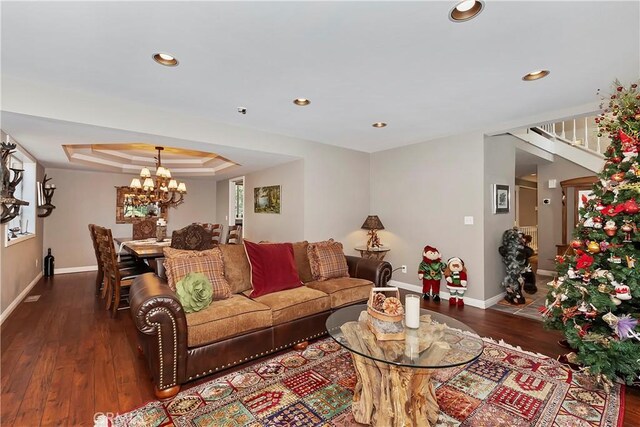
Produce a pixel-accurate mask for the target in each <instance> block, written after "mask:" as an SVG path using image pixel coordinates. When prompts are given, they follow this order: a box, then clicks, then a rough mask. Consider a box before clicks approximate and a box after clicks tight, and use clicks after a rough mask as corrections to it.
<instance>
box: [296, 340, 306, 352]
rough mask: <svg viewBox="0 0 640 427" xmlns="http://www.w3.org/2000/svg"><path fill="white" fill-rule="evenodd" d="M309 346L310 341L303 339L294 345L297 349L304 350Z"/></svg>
mask: <svg viewBox="0 0 640 427" xmlns="http://www.w3.org/2000/svg"><path fill="white" fill-rule="evenodd" d="M308 346H309V341H302V342H299V343H298V344H296V345H294V346H293V349H294V350H296V351H302V350H304V349H306V348H307V347H308Z"/></svg>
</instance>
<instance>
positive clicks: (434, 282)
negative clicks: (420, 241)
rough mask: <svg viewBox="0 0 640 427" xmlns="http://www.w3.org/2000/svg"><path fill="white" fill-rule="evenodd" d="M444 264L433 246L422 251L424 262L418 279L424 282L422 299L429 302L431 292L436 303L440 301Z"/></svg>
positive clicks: (419, 270)
mask: <svg viewBox="0 0 640 427" xmlns="http://www.w3.org/2000/svg"><path fill="white" fill-rule="evenodd" d="M442 270H444V263H443V262H442V256H441V255H440V252H439V251H438V250H437V249H436V248H434V247H431V246H425V247H424V251H422V262H421V263H420V266H419V267H418V278H419V279H420V280H422V298H424V299H426V300H428V299H429V292H431V296H432V297H433V301H434V302H439V301H440V295H439V294H440V279H442Z"/></svg>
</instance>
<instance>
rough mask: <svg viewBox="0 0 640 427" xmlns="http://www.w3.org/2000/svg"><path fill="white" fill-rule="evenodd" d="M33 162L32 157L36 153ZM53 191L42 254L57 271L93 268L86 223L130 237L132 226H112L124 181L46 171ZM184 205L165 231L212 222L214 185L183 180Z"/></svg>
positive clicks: (126, 180) (109, 176)
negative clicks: (49, 255) (50, 254)
mask: <svg viewBox="0 0 640 427" xmlns="http://www.w3.org/2000/svg"><path fill="white" fill-rule="evenodd" d="M36 156H37V153H36ZM46 172H47V175H48V176H49V177H51V178H53V180H52V182H54V183H55V184H56V187H57V190H56V194H55V197H54V200H53V204H54V205H56V209H55V210H54V211H53V214H51V216H50V217H48V218H47V219H46V220H47V224H46V227H45V232H44V248H45V249H46V248H51V249H52V252H53V254H54V256H55V257H56V268H71V267H84V266H92V265H96V259H95V254H94V252H93V247H92V245H91V239H90V237H89V229H88V228H87V226H88V225H89V224H91V223H93V224H98V225H101V226H103V227H107V228H110V229H111V231H112V234H113V236H114V237H130V236H131V235H132V225H131V224H116V216H115V212H116V189H115V187H116V186H122V185H127V184H128V183H129V182H130V181H131V177H130V176H128V175H123V174H117V173H104V172H86V171H77V170H69V169H52V168H48V169H47V171H46ZM184 182H185V183H186V184H187V191H188V192H187V194H186V196H185V202H184V203H183V204H181V205H180V206H178V207H177V208H171V209H170V210H169V222H168V230H169V234H170V233H171V231H173V230H176V229H179V228H182V227H184V226H187V225H189V224H191V223H192V222H216V185H215V182H214V181H213V179H212V178H207V179H203V178H198V179H185V180H184Z"/></svg>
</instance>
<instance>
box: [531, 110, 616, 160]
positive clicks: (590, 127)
mask: <svg viewBox="0 0 640 427" xmlns="http://www.w3.org/2000/svg"><path fill="white" fill-rule="evenodd" d="M531 129H532V130H533V131H535V132H537V133H539V134H540V135H542V136H544V137H546V138H550V139H554V140H556V141H561V142H564V143H565V144H569V145H572V146H574V147H577V148H580V149H582V150H585V151H588V152H590V153H592V154H595V155H597V156H600V157H603V158H604V153H605V150H606V149H607V147H608V146H609V143H610V142H611V141H610V140H609V138H607V137H605V136H598V133H599V132H598V125H597V123H596V122H595V116H594V117H580V118H574V119H572V120H566V121H563V122H557V123H546V124H542V125H540V126H536V127H533V128H531Z"/></svg>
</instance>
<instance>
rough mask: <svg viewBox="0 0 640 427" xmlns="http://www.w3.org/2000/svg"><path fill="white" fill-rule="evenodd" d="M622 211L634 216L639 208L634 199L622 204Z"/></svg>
mask: <svg viewBox="0 0 640 427" xmlns="http://www.w3.org/2000/svg"><path fill="white" fill-rule="evenodd" d="M624 211H625V212H626V213H628V214H630V215H635V214H637V213H638V211H640V206H638V204H637V203H636V200H635V199H629V200H627V201H626V202H625V203H624Z"/></svg>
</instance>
